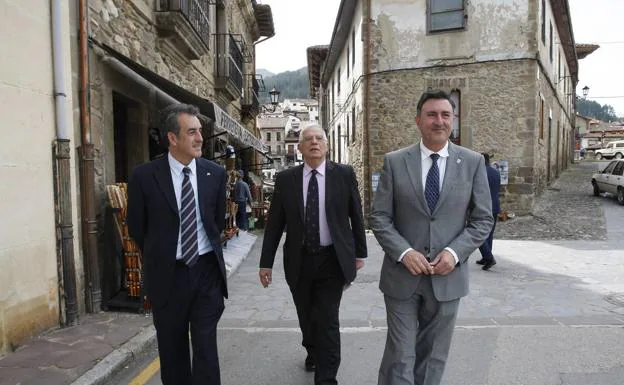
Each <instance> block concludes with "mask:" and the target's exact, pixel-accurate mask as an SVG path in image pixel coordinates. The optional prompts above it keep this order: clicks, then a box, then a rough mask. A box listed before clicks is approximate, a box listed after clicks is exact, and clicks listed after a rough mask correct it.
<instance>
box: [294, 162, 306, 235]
mask: <svg viewBox="0 0 624 385" xmlns="http://www.w3.org/2000/svg"><path fill="white" fill-rule="evenodd" d="M293 171H294V178H293V181H294V184H295V186H294V189H295V190H294V191H295V200H296V201H297V207H298V208H299V215H300V216H301V223H303V220H304V217H303V215H304V210H303V166H298V167H297V168H295V169H294V170H293Z"/></svg>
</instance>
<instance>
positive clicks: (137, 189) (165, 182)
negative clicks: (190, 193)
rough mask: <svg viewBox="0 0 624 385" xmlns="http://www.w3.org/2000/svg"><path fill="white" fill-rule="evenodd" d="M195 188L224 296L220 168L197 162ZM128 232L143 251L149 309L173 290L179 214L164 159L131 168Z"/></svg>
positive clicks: (222, 171) (222, 176) (222, 180)
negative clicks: (221, 280) (217, 266)
mask: <svg viewBox="0 0 624 385" xmlns="http://www.w3.org/2000/svg"><path fill="white" fill-rule="evenodd" d="M195 161H196V163H197V190H198V194H197V195H198V197H199V208H200V215H201V219H202V222H203V224H204V229H205V230H206V234H207V235H208V239H209V240H210V243H211V244H212V247H213V248H214V252H215V254H216V256H217V259H218V263H219V267H220V269H221V274H222V275H223V282H224V284H223V293H224V296H225V297H226V298H227V284H226V273H225V262H224V260H223V250H222V248H221V232H222V231H223V229H224V227H225V185H226V173H225V169H224V168H223V167H221V166H219V165H218V164H216V163H214V162H211V161H209V160H206V159H202V158H198V159H196V160H195ZM127 222H128V230H129V232H130V236H131V237H132V238H133V239H134V240H135V241H136V242H137V244H138V245H139V248H140V249H141V252H142V253H143V270H144V273H145V280H146V282H145V283H146V285H147V294H148V295H149V296H150V300H151V301H152V304H153V306H154V307H160V306H162V305H164V304H165V303H166V302H167V300H168V299H169V297H170V296H171V292H172V290H173V289H174V288H173V287H172V286H173V285H172V283H173V274H174V270H175V263H176V252H177V247H178V235H179V231H180V214H179V212H178V205H177V202H176V197H175V192H174V189H173V181H172V178H171V169H170V167H169V159H168V157H167V156H164V157H162V158H160V159H156V160H154V161H152V162H149V163H145V164H143V165H141V166H138V167H137V168H135V169H134V171H133V173H132V176H131V178H130V184H129V186H128V216H127Z"/></svg>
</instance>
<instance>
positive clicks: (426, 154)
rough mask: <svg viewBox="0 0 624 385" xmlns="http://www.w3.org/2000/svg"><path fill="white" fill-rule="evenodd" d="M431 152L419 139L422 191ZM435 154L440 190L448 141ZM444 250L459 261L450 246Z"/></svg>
mask: <svg viewBox="0 0 624 385" xmlns="http://www.w3.org/2000/svg"><path fill="white" fill-rule="evenodd" d="M433 153H434V152H433V151H431V150H430V149H428V148H427V147H425V145H424V144H423V142H422V140H421V141H420V164H421V171H422V172H421V178H422V179H421V180H422V186H423V192H424V191H425V186H426V185H427V174H428V173H429V169H431V166H432V165H433V160H432V159H431V154H433ZM437 154H438V155H440V157H439V158H438V161H437V163H438V170H440V183H439V184H438V186H439V188H440V191H442V183H443V182H444V173H445V172H446V160H447V159H448V157H449V152H448V142H446V144H445V145H444V147H442V149H441V150H440V151H438V152H437ZM410 250H413V249H412V248H409V249H407V250H405V251H404V252H403V253H402V254H401V256H400V257H399V262H401V260H402V259H403V256H404V255H405V254H406V253H407V252H408V251H410ZM444 250H448V251H449V252H450V253H451V254H453V257H454V258H455V263H458V262H459V257H458V256H457V253H456V252H455V250H453V249H451V248H450V247H445V248H444ZM425 257H427V255H425ZM430 257H431V260H433V258H435V255H432V256H430Z"/></svg>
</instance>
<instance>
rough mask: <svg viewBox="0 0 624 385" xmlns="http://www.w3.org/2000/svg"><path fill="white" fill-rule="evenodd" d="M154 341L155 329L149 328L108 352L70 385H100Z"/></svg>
mask: <svg viewBox="0 0 624 385" xmlns="http://www.w3.org/2000/svg"><path fill="white" fill-rule="evenodd" d="M155 341H156V329H154V326H153V325H152V326H149V327H148V328H146V329H145V330H143V331H141V332H139V333H138V334H137V335H135V336H134V337H132V338H131V339H130V340H128V341H127V342H126V343H125V344H123V345H121V346H120V347H119V348H117V349H115V350H113V351H112V352H110V353H109V354H108V355H107V356H106V357H104V358H103V359H102V360H101V361H100V362H98V363H97V364H96V365H95V366H94V367H92V368H91V369H89V370H88V371H87V372H85V373H84V374H83V375H82V376H80V377H78V378H77V379H76V380H74V381H73V382H72V383H71V385H102V384H104V382H105V381H107V380H108V379H110V378H111V377H112V376H113V375H114V374H115V373H117V372H118V371H119V370H120V369H121V368H122V367H123V366H124V365H126V364H127V363H128V362H130V361H132V360H133V359H134V358H135V357H136V356H137V355H139V354H140V353H141V352H142V351H143V350H144V349H145V348H146V347H147V346H149V345H150V344H152V343H154V342H155Z"/></svg>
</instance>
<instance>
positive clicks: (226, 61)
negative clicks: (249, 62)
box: [215, 33, 243, 91]
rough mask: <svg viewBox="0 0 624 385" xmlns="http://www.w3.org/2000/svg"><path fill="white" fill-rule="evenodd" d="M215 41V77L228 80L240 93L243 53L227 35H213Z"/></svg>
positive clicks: (229, 35) (230, 36)
mask: <svg viewBox="0 0 624 385" xmlns="http://www.w3.org/2000/svg"><path fill="white" fill-rule="evenodd" d="M215 38H216V40H217V77H220V78H228V79H229V81H231V82H232V84H233V85H234V86H235V87H236V89H238V90H240V91H242V89H243V53H242V52H241V49H240V47H239V46H238V43H237V42H236V40H234V37H233V36H232V35H231V34H229V33H217V34H215Z"/></svg>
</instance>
